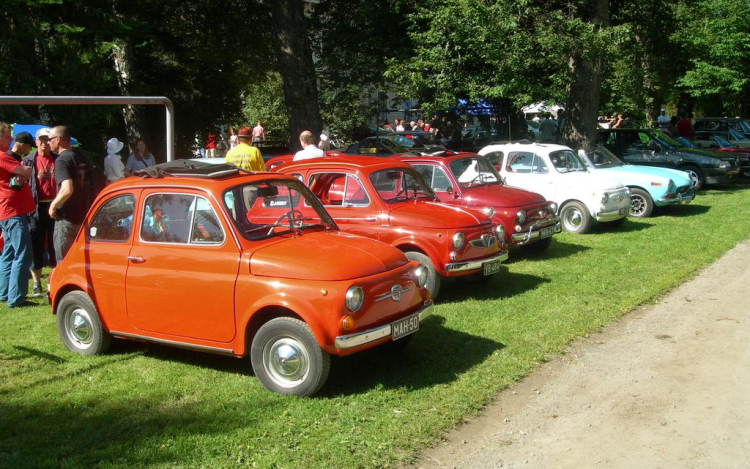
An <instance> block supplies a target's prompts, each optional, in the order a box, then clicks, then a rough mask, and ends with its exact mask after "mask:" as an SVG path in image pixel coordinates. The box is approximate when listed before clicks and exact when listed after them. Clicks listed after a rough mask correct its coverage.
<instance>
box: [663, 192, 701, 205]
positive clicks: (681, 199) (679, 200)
mask: <svg viewBox="0 0 750 469" xmlns="http://www.w3.org/2000/svg"><path fill="white" fill-rule="evenodd" d="M694 198H695V191H694V190H691V191H689V192H687V193H685V194H680V193H678V194H677V197H676V198H674V199H667V198H665V197H662V198H661V199H658V200H657V202H658V203H659V205H680V204H689V203H690V202H692V201H693V199H694Z"/></svg>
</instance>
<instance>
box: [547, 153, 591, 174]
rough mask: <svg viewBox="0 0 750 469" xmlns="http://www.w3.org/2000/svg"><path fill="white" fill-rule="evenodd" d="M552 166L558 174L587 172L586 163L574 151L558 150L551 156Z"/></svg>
mask: <svg viewBox="0 0 750 469" xmlns="http://www.w3.org/2000/svg"><path fill="white" fill-rule="evenodd" d="M549 159H550V161H551V162H552V166H554V167H555V170H556V171H557V172H558V173H571V172H576V171H586V163H584V162H583V161H582V160H581V158H580V157H579V156H578V155H576V154H575V153H574V152H573V150H558V151H553V152H551V153H550V154H549Z"/></svg>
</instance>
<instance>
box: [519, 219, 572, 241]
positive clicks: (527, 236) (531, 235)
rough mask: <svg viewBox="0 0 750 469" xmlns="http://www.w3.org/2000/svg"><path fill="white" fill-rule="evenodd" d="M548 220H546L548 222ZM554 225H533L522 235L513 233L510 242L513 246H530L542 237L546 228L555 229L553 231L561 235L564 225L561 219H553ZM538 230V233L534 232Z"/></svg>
mask: <svg viewBox="0 0 750 469" xmlns="http://www.w3.org/2000/svg"><path fill="white" fill-rule="evenodd" d="M547 221H548V220H545V222H547ZM553 221H554V224H550V223H545V226H541V225H539V222H537V223H535V224H533V225H532V226H531V227H530V228H529V231H525V232H521V233H513V234H512V235H510V241H511V242H512V243H513V244H517V245H519V246H523V245H524V244H528V243H529V242H530V241H533V240H535V239H539V236H541V233H540V231H541V230H543V229H544V228H550V227H554V228H555V229H554V230H553V232H554V233H559V232H561V231H562V225H561V224H560V217H558V216H557V215H555V218H554V219H553ZM534 230H536V231H534Z"/></svg>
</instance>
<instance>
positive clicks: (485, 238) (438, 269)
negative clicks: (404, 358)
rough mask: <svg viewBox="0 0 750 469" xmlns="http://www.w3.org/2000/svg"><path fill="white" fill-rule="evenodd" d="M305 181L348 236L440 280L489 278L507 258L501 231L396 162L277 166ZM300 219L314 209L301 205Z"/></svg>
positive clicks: (434, 290)
mask: <svg viewBox="0 0 750 469" xmlns="http://www.w3.org/2000/svg"><path fill="white" fill-rule="evenodd" d="M276 170H277V171H279V172H282V173H286V174H291V175H293V176H295V177H298V178H300V179H301V180H302V181H305V183H307V185H308V187H310V190H312V192H313V194H315V195H316V196H317V197H318V198H319V199H320V200H321V201H322V202H323V205H324V206H325V208H326V210H328V212H329V213H330V214H331V216H332V217H333V219H334V220H335V221H336V223H337V224H338V225H339V227H340V228H341V229H342V230H343V231H346V232H349V233H354V234H358V235H362V236H367V237H370V238H373V239H377V240H379V241H383V242H386V243H388V244H391V245H392V246H395V247H397V248H399V249H400V250H402V251H404V253H405V254H406V257H408V258H409V259H412V260H416V261H418V262H419V263H420V264H422V265H424V266H425V267H427V268H428V269H429V275H428V280H427V288H428V289H429V290H430V292H431V294H432V297H433V298H435V297H437V295H438V291H439V290H440V277H466V276H471V277H472V278H475V279H477V280H484V279H489V278H490V277H489V276H490V275H493V274H496V273H498V272H499V271H500V265H501V263H502V262H503V261H505V260H506V259H508V250H507V249H506V248H505V245H504V241H503V237H504V228H503V227H502V225H494V224H493V223H492V221H491V220H490V218H489V217H488V216H487V215H485V214H484V213H482V212H481V211H479V210H473V209H470V208H463V207H452V206H449V205H445V204H442V203H439V200H437V197H435V194H434V193H433V192H432V189H430V188H429V186H427V183H426V182H424V180H423V179H422V178H421V177H420V176H419V174H418V173H417V171H416V170H414V169H413V168H412V167H411V166H409V165H408V164H406V163H402V162H400V161H396V160H393V159H390V158H373V157H360V156H346V157H326V158H317V159H314V160H306V161H299V162H291V163H288V164H284V165H282V166H279V167H277V168H276ZM296 208H298V209H299V210H300V211H301V212H302V213H305V212H306V211H307V210H308V208H307V207H305V206H304V204H303V203H299V204H297V206H296Z"/></svg>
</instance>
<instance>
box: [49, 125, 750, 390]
mask: <svg viewBox="0 0 750 469" xmlns="http://www.w3.org/2000/svg"><path fill="white" fill-rule="evenodd" d="M412 137H413V136H411V135H398V134H394V135H389V136H388V137H387V138H385V139H378V138H376V139H370V140H366V141H364V142H362V143H361V144H358V145H356V147H355V146H352V147H350V148H349V149H347V151H346V152H336V151H332V152H327V154H326V156H325V157H322V158H315V159H308V160H304V161H293V155H283V156H279V157H275V158H272V159H270V160H269V161H268V162H267V171H265V172H248V171H244V170H241V169H239V168H236V167H234V166H231V165H228V164H225V163H224V161H223V160H222V159H218V158H217V159H207V160H204V159H200V160H198V159H194V160H176V161H172V162H168V163H164V164H160V165H157V166H156V167H152V168H150V170H149V171H143V172H141V173H140V174H139V176H140V177H134V178H126V179H123V180H121V181H118V182H116V183H114V184H111V185H109V186H107V187H106V188H105V189H104V190H103V191H102V192H101V193H100V194H99V196H98V197H97V199H96V201H95V202H94V204H93V206H92V208H91V209H90V211H89V213H88V215H87V217H86V219H85V221H84V223H83V225H82V228H81V231H80V232H79V233H78V236H77V238H76V240H75V243H74V245H73V246H72V247H71V249H70V251H69V253H68V254H67V255H66V257H65V259H64V260H63V261H62V262H61V263H59V264H58V266H57V268H56V269H55V270H54V271H53V273H52V274H51V276H50V282H49V283H50V291H49V299H50V303H51V309H52V313H53V314H55V315H56V320H57V327H58V331H59V334H60V337H61V340H62V342H63V344H64V345H65V346H66V347H67V348H68V349H69V350H71V351H73V352H75V353H79V354H83V355H95V354H100V353H104V352H106V350H107V349H108V347H109V345H110V344H111V341H112V339H113V338H119V339H131V340H140V341H149V342H155V343H159V344H163V345H168V346H174V347H181V348H187V349H192V350H196V351H202V352H209V353H216V354H223V355H228V356H234V357H243V358H249V361H250V363H251V364H252V367H253V371H254V375H255V376H256V377H257V378H258V380H259V381H260V383H261V384H262V385H263V386H264V387H265V388H266V389H268V390H269V391H272V392H276V393H282V394H292V395H296V396H309V395H312V394H315V393H316V392H318V391H319V390H320V389H321V388H322V387H323V385H324V384H325V382H326V379H327V377H328V373H329V369H330V367H331V366H332V364H331V357H332V356H346V355H350V354H353V353H357V352H360V351H363V350H367V349H371V348H376V349H378V350H386V349H392V350H401V349H403V348H404V347H406V346H407V345H408V343H409V342H410V340H411V339H412V338H413V337H414V334H416V333H419V329H420V324H421V322H422V321H423V320H424V319H425V318H426V317H427V316H429V315H430V314H431V313H432V311H433V305H434V300H435V299H436V298H438V296H439V293H440V291H441V285H442V282H443V281H444V280H446V279H449V278H453V279H455V281H456V282H475V283H476V282H479V283H485V282H487V281H488V280H490V279H491V278H493V277H495V276H500V277H502V276H503V275H504V274H503V272H504V271H505V270H504V269H503V268H502V264H503V262H505V261H506V260H507V259H508V258H509V257H513V256H514V255H519V254H522V253H523V252H524V251H536V252H539V251H544V250H546V249H548V248H549V247H550V245H551V244H552V243H554V239H555V238H556V235H557V234H558V233H560V232H561V231H563V230H564V231H567V232H570V233H577V234H583V233H586V232H587V231H589V230H590V229H591V227H592V226H593V223H594V222H595V221H596V222H599V223H600V224H602V225H605V226H610V227H612V228H616V227H619V226H621V225H622V224H623V223H624V222H625V221H626V219H627V217H628V216H630V217H635V218H641V217H648V216H650V215H652V214H653V212H654V211H656V210H659V209H660V207H664V206H669V205H681V204H688V203H690V202H691V201H692V200H693V199H694V198H695V197H696V191H697V190H698V189H699V188H700V187H701V186H703V185H704V184H713V183H719V182H724V181H726V180H729V179H732V178H734V177H735V176H737V175H738V174H739V172H740V165H739V164H738V161H739V157H737V156H733V155H732V154H731V153H729V152H728V151H727V152H715V151H712V152H708V151H706V150H702V149H687V148H686V147H684V146H682V145H681V144H680V143H679V142H676V141H674V140H672V139H670V138H669V137H666V136H665V135H662V134H661V133H660V132H658V131H638V130H630V129H627V130H626V129H613V130H607V131H601V132H600V145H599V146H598V147H597V148H596V149H595V150H594V151H592V152H591V153H590V154H587V153H586V152H585V151H578V152H576V151H574V150H573V149H571V148H569V147H566V146H562V145H554V144H539V143H533V142H529V141H519V142H501V143H495V144H490V145H487V146H485V147H484V148H481V149H480V150H479V151H478V152H476V153H474V152H456V151H450V150H446V149H444V148H443V149H441V148H438V147H436V146H434V145H431V142H429V138H428V136H423V137H420V138H413V139H412ZM420 144H424V146H422V147H420V146H419V145H420ZM378 148H380V150H379V149H378ZM383 148H385V149H387V150H388V151H382V149H383ZM648 148H651V150H650V153H648V154H649V155H651V157H650V158H641V157H640V156H639V155H645V154H646V153H645V152H646V149H648ZM657 148H658V149H657ZM371 149H372V150H371ZM639 151H642V152H643V153H639ZM744 156H745V157H746V155H744ZM629 163H638V164H629ZM342 260H345V262H342ZM456 282H453V283H452V284H446V285H442V287H443V288H454V287H456V286H457V285H459V283H456ZM156 312H158V314H157V313H156ZM333 366H335V365H333Z"/></svg>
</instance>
